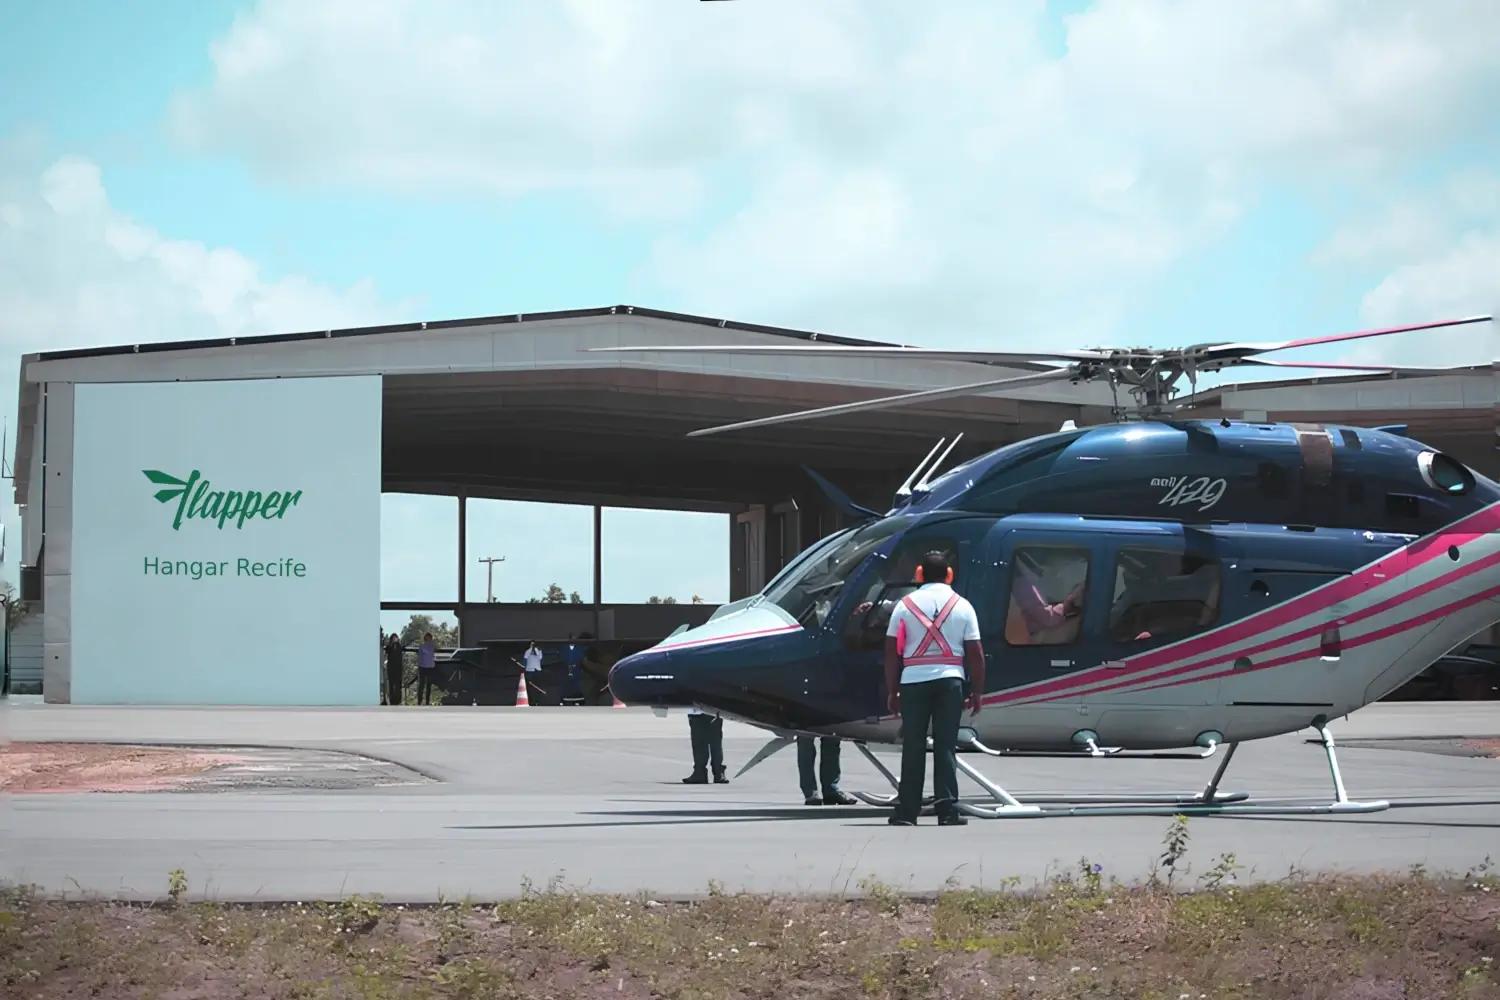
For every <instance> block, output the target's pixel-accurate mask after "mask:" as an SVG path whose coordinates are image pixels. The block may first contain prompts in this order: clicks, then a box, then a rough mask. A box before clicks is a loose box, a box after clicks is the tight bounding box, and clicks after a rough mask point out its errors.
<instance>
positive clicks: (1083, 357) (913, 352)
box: [585, 344, 1112, 364]
mask: <svg viewBox="0 0 1500 1000" xmlns="http://www.w3.org/2000/svg"><path fill="white" fill-rule="evenodd" d="M585 350H587V351H588V352H589V353H592V354H631V353H635V354H641V353H647V352H649V353H652V354H751V355H768V356H778V355H779V356H782V357H803V358H817V357H824V358H837V357H842V358H917V359H918V360H922V361H975V362H979V363H981V364H1007V363H1009V364H1025V363H1027V362H1032V361H1108V360H1109V359H1110V358H1111V357H1112V355H1111V354H1109V353H1108V352H1106V351H1024V352H1017V351H948V350H943V349H941V348H930V347H839V346H835V345H833V344H714V345H704V346H701V347H692V346H682V345H673V346H670V347H589V348H585Z"/></svg>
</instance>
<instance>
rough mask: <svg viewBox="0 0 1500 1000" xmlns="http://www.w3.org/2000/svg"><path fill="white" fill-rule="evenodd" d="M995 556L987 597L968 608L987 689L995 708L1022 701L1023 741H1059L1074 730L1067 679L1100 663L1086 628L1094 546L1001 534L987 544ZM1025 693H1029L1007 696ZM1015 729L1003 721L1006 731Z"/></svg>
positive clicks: (1087, 539)
mask: <svg viewBox="0 0 1500 1000" xmlns="http://www.w3.org/2000/svg"><path fill="white" fill-rule="evenodd" d="M995 556H996V557H995V559H994V560H993V566H994V568H993V570H992V571H991V572H992V575H993V577H994V586H993V588H992V595H993V596H991V597H989V598H988V599H987V600H986V601H985V603H984V605H982V606H981V605H980V604H978V603H977V602H976V604H975V607H976V609H977V610H978V611H979V622H980V627H981V629H982V630H983V633H984V647H985V657H986V659H987V660H988V663H989V671H988V673H989V683H988V687H989V689H990V692H991V694H992V695H993V696H996V697H998V698H999V701H998V707H999V708H1001V709H1005V708H1006V707H1007V706H1008V705H1009V704H1010V703H1011V702H1012V701H1016V700H1017V699H1021V700H1024V702H1025V704H1026V709H1025V713H1024V716H1020V715H1018V719H1021V718H1024V719H1025V720H1026V721H1025V722H1024V723H1023V724H1022V725H1023V728H1025V729H1026V730H1027V734H1028V735H1030V736H1031V738H1033V739H1046V738H1051V737H1057V736H1059V734H1061V739H1064V740H1065V739H1066V738H1067V736H1068V735H1070V734H1071V733H1072V731H1073V730H1076V729H1077V728H1079V726H1078V721H1079V716H1078V714H1077V709H1078V705H1079V702H1080V699H1079V697H1078V696H1077V695H1076V694H1074V693H1073V692H1072V691H1071V690H1070V689H1069V685H1068V684H1067V677H1068V675H1069V674H1072V673H1076V672H1078V671H1082V670H1087V669H1089V668H1092V667H1097V666H1098V665H1099V664H1100V662H1101V661H1103V660H1104V658H1105V651H1104V650H1103V649H1102V648H1101V645H1100V641H1099V637H1098V631H1097V627H1096V626H1093V625H1091V621H1092V619H1093V618H1095V617H1097V611H1096V610H1095V608H1094V605H1095V604H1097V603H1098V599H1097V597H1096V596H1095V595H1093V594H1091V591H1097V590H1098V586H1097V583H1096V580H1095V578H1096V577H1097V575H1098V573H1099V566H1100V563H1101V561H1102V559H1103V549H1102V543H1101V542H1100V541H1099V540H1096V539H1095V538H1094V537H1093V536H1091V535H1090V534H1087V533H1085V534H1079V533H1077V532H1061V531H1037V530H1029V529H1020V530H1009V531H1004V532H1002V533H1001V534H1000V536H999V538H998V539H997V540H996V541H995ZM1027 688H1029V690H1030V692H1034V694H1033V693H1027V692H1026V691H1024V690H1023V691H1018V692H1017V693H1016V694H1015V695H1014V696H1010V695H1008V694H1007V692H1008V691H1010V690H1012V689H1027ZM1015 724H1017V723H1011V722H1010V721H1007V726H1008V727H1009V726H1012V725H1015ZM1033 729H1035V730H1036V731H1035V732H1034V733H1033V732H1032V730H1033ZM1064 729H1066V732H1063V730H1064ZM1016 735H1017V736H1020V735H1022V734H1020V733H1017V734H1016Z"/></svg>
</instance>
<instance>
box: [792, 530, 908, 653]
mask: <svg viewBox="0 0 1500 1000" xmlns="http://www.w3.org/2000/svg"><path fill="white" fill-rule="evenodd" d="M910 523H911V519H910V518H906V517H891V518H886V519H884V520H881V521H874V522H872V523H870V524H867V525H864V526H863V527H861V528H857V529H855V530H854V531H852V532H850V533H849V534H847V535H845V536H843V537H841V538H839V540H838V541H837V542H836V543H834V544H832V545H828V546H825V547H823V548H820V549H818V551H817V552H815V553H813V554H812V555H811V557H810V558H808V559H805V560H799V561H798V565H796V566H795V567H793V568H791V572H787V573H783V574H782V575H781V576H780V577H779V578H778V579H777V580H775V581H773V582H772V584H771V586H769V587H767V588H766V591H765V596H766V600H768V601H770V602H771V603H772V604H775V605H776V606H777V607H779V608H780V609H781V610H783V611H785V612H786V613H787V614H789V615H791V616H792V617H793V618H795V619H797V621H798V622H800V623H801V624H802V625H803V626H804V627H806V628H818V627H820V626H822V624H823V622H824V621H826V620H827V618H828V613H829V612H830V611H831V610H833V605H834V603H835V602H836V601H837V600H838V597H839V591H840V590H841V589H842V588H843V586H844V581H845V580H847V579H849V576H850V574H852V573H853V572H854V571H855V570H856V569H858V568H859V566H860V564H861V563H863V562H864V561H865V558H866V557H867V556H869V554H870V553H871V552H874V551H875V549H876V548H878V547H879V546H880V543H881V542H883V541H885V540H886V539H888V538H890V537H891V536H892V535H894V534H896V533H897V532H899V531H901V530H903V529H904V528H906V527H907V526H908V525H909V524H910Z"/></svg>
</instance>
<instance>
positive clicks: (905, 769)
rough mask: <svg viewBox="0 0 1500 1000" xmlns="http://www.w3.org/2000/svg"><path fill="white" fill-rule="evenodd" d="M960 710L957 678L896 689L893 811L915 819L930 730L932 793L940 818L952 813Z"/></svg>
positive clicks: (961, 694)
mask: <svg viewBox="0 0 1500 1000" xmlns="http://www.w3.org/2000/svg"><path fill="white" fill-rule="evenodd" d="M963 710H964V682H963V681H961V680H959V679H958V678H957V677H945V678H943V679H942V680H936V681H923V682H922V683H921V684H903V685H901V788H900V791H899V792H898V794H897V800H898V801H897V805H896V812H897V813H898V814H899V815H901V816H905V817H906V818H907V819H913V820H914V819H916V818H917V815H918V814H919V813H920V812H921V811H922V786H923V785H924V784H925V783H926V781H927V733H928V730H929V729H930V730H931V731H932V793H933V798H934V800H935V802H934V806H935V808H936V809H937V814H938V815H939V816H948V815H952V814H953V813H955V812H956V811H957V809H956V803H957V802H958V765H957V758H956V757H955V756H954V747H955V746H956V745H957V743H958V720H959V716H960V715H962V714H963Z"/></svg>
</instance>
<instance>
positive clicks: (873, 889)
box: [859, 875, 905, 917]
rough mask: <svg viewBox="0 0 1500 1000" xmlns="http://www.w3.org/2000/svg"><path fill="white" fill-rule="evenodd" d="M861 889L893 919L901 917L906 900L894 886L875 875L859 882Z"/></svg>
mask: <svg viewBox="0 0 1500 1000" xmlns="http://www.w3.org/2000/svg"><path fill="white" fill-rule="evenodd" d="M859 887H860V888H861V889H863V890H864V893H865V895H866V896H868V897H869V898H870V901H871V902H873V903H874V904H875V905H876V906H878V907H879V908H880V909H881V910H883V911H885V912H886V913H889V914H890V915H891V916H893V917H899V916H900V915H901V905H902V903H903V902H905V900H904V899H903V898H902V896H901V893H899V892H897V891H896V889H895V887H894V886H890V885H887V884H886V883H884V882H882V881H880V879H878V878H876V877H875V876H873V875H866V876H865V877H864V878H862V879H860V880H859Z"/></svg>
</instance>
